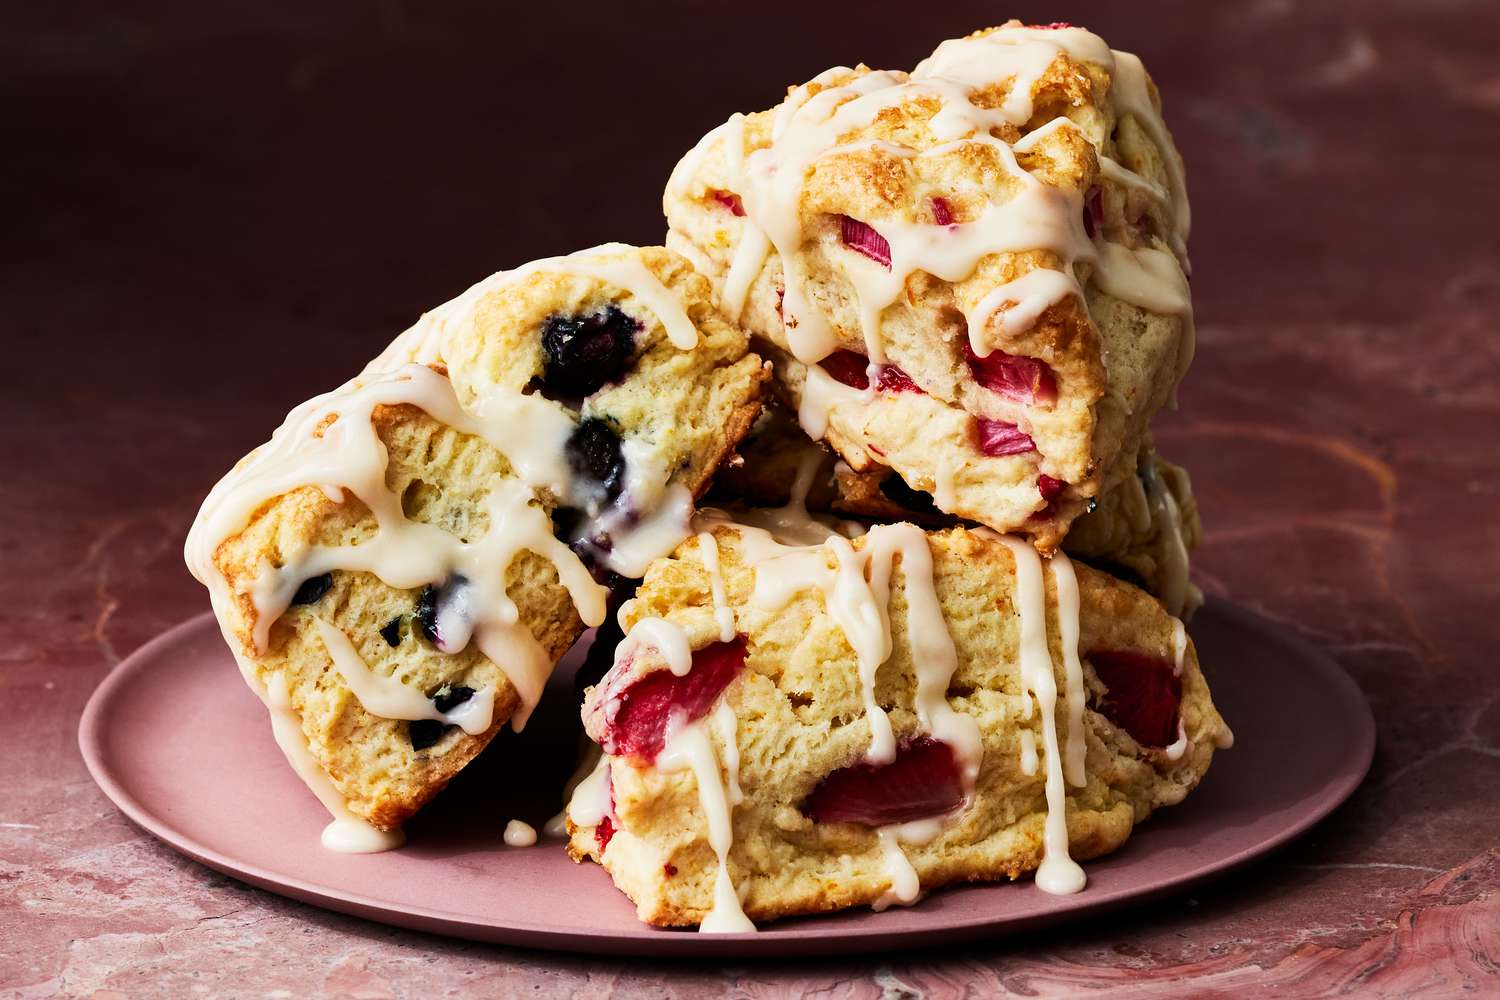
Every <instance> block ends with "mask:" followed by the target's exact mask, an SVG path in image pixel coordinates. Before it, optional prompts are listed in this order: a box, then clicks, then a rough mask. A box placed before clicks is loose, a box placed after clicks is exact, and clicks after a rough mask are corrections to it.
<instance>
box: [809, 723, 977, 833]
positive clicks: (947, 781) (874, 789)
mask: <svg viewBox="0 0 1500 1000" xmlns="http://www.w3.org/2000/svg"><path fill="white" fill-rule="evenodd" d="M963 798H964V792H963V786H962V783H961V781H960V779H959V774H958V762H957V761H956V760H955V759H954V757H953V748H952V747H950V746H949V745H948V744H946V743H942V742H939V741H938V740H935V739H933V738H932V737H931V736H919V737H917V738H916V739H914V740H907V741H903V742H902V744H901V746H900V747H898V748H897V750H896V758H895V760H893V761H891V762H890V763H889V764H869V763H866V762H864V761H861V762H859V763H857V764H851V765H849V766H848V767H842V768H839V769H838V770H837V771H834V772H833V773H832V774H830V775H828V776H827V777H826V778H824V779H823V780H822V781H820V782H818V787H816V788H814V789H813V790H812V794H811V795H809V796H808V797H807V801H806V802H804V803H802V811H803V812H804V813H806V814H807V815H808V816H811V817H812V818H813V820H815V821H816V822H819V823H863V824H865V825H866V826H885V825H887V824H889V823H906V822H910V821H911V820H914V819H923V818H925V817H928V816H939V815H942V814H943V813H945V812H949V811H951V810H953V809H955V808H957V807H958V805H959V804H960V803H961V802H963Z"/></svg>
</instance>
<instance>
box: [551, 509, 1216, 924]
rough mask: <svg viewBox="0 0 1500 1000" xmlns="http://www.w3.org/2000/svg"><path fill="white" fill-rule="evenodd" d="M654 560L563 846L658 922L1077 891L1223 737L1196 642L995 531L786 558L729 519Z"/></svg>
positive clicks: (600, 713)
mask: <svg viewBox="0 0 1500 1000" xmlns="http://www.w3.org/2000/svg"><path fill="white" fill-rule="evenodd" d="M706 534H707V537H704V535H700V536H699V537H698V538H695V539H692V540H689V541H687V542H685V543H684V544H683V545H682V546H681V547H680V548H679V549H678V550H677V552H676V553H675V554H674V556H673V557H672V558H671V559H669V560H662V561H660V562H658V563H656V564H655V565H654V566H653V567H652V568H651V570H650V572H649V573H648V574H647V576H646V578H645V580H644V582H643V583H642V584H641V587H640V589H639V590H638V591H637V593H636V596H635V599H634V601H633V602H632V603H631V604H629V605H627V607H626V608H625V610H624V613H623V614H624V624H626V625H627V627H628V633H627V636H626V638H625V640H624V642H623V643H622V644H621V646H620V649H619V651H618V653H617V656H616V663H615V666H614V667H613V668H612V669H611V671H610V673H609V674H607V675H606V676H605V678H604V679H603V681H602V682H601V683H600V684H599V685H597V686H596V687H595V688H593V689H592V690H591V691H590V692H589V696H588V699H587V701H586V702H585V704H584V708H583V717H584V722H585V726H586V728H587V730H588V732H589V734H590V735H591V736H592V737H593V738H594V739H595V740H596V741H597V742H598V743H599V745H600V746H601V748H602V750H603V752H604V757H603V760H602V763H601V764H600V766H599V769H598V770H597V771H596V772H595V773H594V775H593V776H591V777H590V779H589V780H587V781H585V782H584V783H583V784H582V785H580V786H579V788H578V790H577V792H575V794H574V797H573V800H572V802H571V803H570V806H569V831H570V841H569V850H570V851H571V852H572V854H573V856H574V857H575V859H583V858H592V859H594V860H596V861H598V862H600V863H601V864H602V865H603V866H604V867H605V868H606V869H607V870H608V871H609V873H610V875H611V877H612V878H613V880H614V883H615V885H616V886H617V887H619V888H620V889H621V890H622V891H624V892H625V893H626V894H627V895H628V896H629V897H630V898H631V899H632V900H633V901H634V903H635V905H636V908H637V912H638V914H639V916H640V918H641V919H642V920H644V921H647V922H650V923H653V924H659V925H687V924H701V925H702V927H703V929H705V930H719V931H722V930H749V929H753V927H752V926H751V925H750V923H749V922H748V921H747V919H746V918H748V919H749V920H750V921H764V920H770V919H773V918H776V917H782V916H789V915H793V914H805V913H813V912H818V911H826V910H833V909H838V908H842V907H849V906H857V905H863V904H869V905H873V906H876V907H877V908H879V907H882V906H885V905H889V904H891V903H909V902H911V901H913V900H914V899H915V898H917V896H918V895H919V893H921V892H923V891H926V890H930V889H933V888H936V887H938V886H942V885H946V884H950V883H955V882H967V881H980V880H993V879H1000V878H1011V879H1014V878H1016V877H1018V876H1020V875H1022V874H1023V873H1026V872H1031V871H1035V872H1036V878H1037V883H1038V885H1039V886H1040V887H1041V888H1043V889H1046V890H1048V891H1051V892H1071V891H1076V890H1077V889H1079V888H1081V887H1082V885H1083V882H1084V875H1083V871H1082V869H1081V868H1080V867H1079V866H1078V865H1077V863H1076V862H1077V860H1080V859H1084V860H1086V859H1089V858H1094V857H1098V856H1099V855H1102V854H1105V853H1107V852H1109V851H1112V850H1114V849H1116V848H1117V847H1119V846H1120V845H1121V844H1122V843H1123V842H1124V841H1125V839H1126V838H1127V837H1128V836H1129V835H1130V832H1131V830H1132V828H1133V827H1134V826H1135V824H1137V823H1139V822H1141V821H1142V820H1144V819H1145V818H1146V817H1147V816H1149V815H1150V814H1151V813H1152V812H1153V811H1154V810H1155V809H1157V808H1158V807H1160V806H1164V805H1171V804H1175V803H1177V802H1179V801H1181V800H1182V798H1183V797H1184V796H1185V795H1186V794H1187V793H1188V792H1189V791H1190V790H1191V789H1192V788H1193V787H1194V786H1195V785H1196V784H1197V783H1198V781H1199V780H1200V779H1201V778H1202V777H1203V774H1204V772H1205V771H1206V770H1207V768H1208V766H1209V762H1210V760H1211V758H1212V756H1213V754H1214V750H1215V748H1216V747H1222V746H1226V745H1228V744H1229V742H1230V739H1231V737H1230V732H1229V729H1228V727H1227V726H1226V725H1225V724H1224V722H1223V720H1222V719H1221V718H1220V717H1219V714H1218V712H1217V711H1216V710H1215V708H1214V706H1213V703H1212V702H1211V700H1210V697H1209V691H1208V686H1207V684H1206V683H1205V681H1204V679H1203V675H1202V674H1201V673H1200V671H1199V669H1198V662H1197V657H1196V654H1195V652H1194V650H1193V645H1192V643H1191V641H1190V640H1189V639H1188V638H1187V636H1186V634H1185V633H1184V631H1183V629H1182V624H1181V622H1179V621H1178V620H1177V619H1175V618H1173V617H1172V616H1171V615H1169V614H1167V613H1166V612H1165V611H1164V610H1163V609H1162V607H1161V605H1160V604H1158V603H1157V602H1156V601H1155V600H1153V599H1152V598H1151V597H1149V596H1148V595H1146V594H1144V593H1142V592H1141V591H1139V590H1137V589H1136V588H1134V587H1132V586H1130V585H1129V584H1126V583H1123V582H1121V581H1119V580H1116V579H1114V578H1113V577H1110V576H1108V575H1106V574H1103V573H1099V572H1096V571H1094V570H1091V569H1089V568H1087V567H1085V566H1078V567H1076V568H1075V567H1074V566H1073V564H1071V563H1070V562H1069V560H1068V558H1067V556H1066V555H1063V554H1061V553H1059V554H1057V555H1055V556H1053V557H1052V558H1051V559H1050V560H1044V559H1042V558H1041V557H1040V556H1039V555H1038V554H1037V552H1036V551H1035V549H1034V548H1033V547H1032V546H1031V545H1030V544H1028V543H1027V542H1026V541H1025V540H1023V539H1019V538H1016V537H1014V536H1001V535H997V534H995V533H993V532H991V531H989V529H984V528H980V529H965V528H956V529H950V530H947V531H943V532H938V533H933V534H930V535H929V534H925V533H923V532H922V531H921V530H920V529H918V528H916V527H915V526H913V525H911V524H894V525H881V526H877V527H874V528H872V529H871V530H870V531H869V533H868V534H866V535H864V536H863V537H860V538H857V539H854V540H853V541H850V540H847V539H845V538H842V537H839V536H834V537H830V538H829V540H828V541H827V542H826V543H824V544H822V545H813V546H784V545H780V544H778V543H777V542H776V541H775V540H774V539H773V538H772V537H771V536H770V535H768V534H767V533H766V532H764V531H760V530H758V529H755V528H747V527H743V526H738V525H729V524H720V525H718V526H716V527H714V528H712V529H711V530H710V531H708V532H706Z"/></svg>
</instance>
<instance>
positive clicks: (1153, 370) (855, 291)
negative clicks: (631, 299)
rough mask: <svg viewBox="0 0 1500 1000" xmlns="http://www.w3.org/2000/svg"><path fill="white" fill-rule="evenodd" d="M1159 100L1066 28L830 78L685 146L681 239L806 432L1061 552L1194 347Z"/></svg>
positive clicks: (973, 41) (1020, 32)
mask: <svg viewBox="0 0 1500 1000" xmlns="http://www.w3.org/2000/svg"><path fill="white" fill-rule="evenodd" d="M1159 103H1160V102H1159V99H1158V97H1157V94H1156V90H1155V87H1154V85H1153V84H1152V83H1151V81H1150V79H1149V78H1148V77H1147V75H1146V73H1145V70H1144V68H1143V67H1142V66H1141V63H1140V60H1139V59H1137V58H1136V57H1135V56H1133V55H1130V54H1128V53H1123V52H1113V51H1111V50H1110V49H1109V47H1108V46H1107V45H1106V44H1105V43H1104V42H1103V41H1102V40H1101V39H1100V38H1099V37H1098V36H1096V35H1093V34H1091V33H1089V32H1087V31H1084V30H1083V29H1080V28H1072V27H1067V26H1058V27H1051V28H1038V27H1026V26H1022V25H1020V24H1018V23H1015V22H1012V23H1010V24H1007V25H1005V26H1003V27H1000V28H992V29H989V30H986V31H981V32H977V33H975V34H974V35H971V36H969V37H968V38H963V39H955V40H951V41H947V42H944V43H943V44H942V45H940V46H939V47H938V48H937V50H936V51H935V52H934V53H933V54H932V56H931V57H929V58H928V59H926V60H924V61H923V62H922V63H921V64H920V65H919V66H917V67H916V69H915V70H913V71H912V72H911V73H909V74H908V73H905V72H899V71H897V72H892V71H875V70H870V69H868V68H866V67H863V66H861V67H857V68H855V69H846V68H837V69H832V70H829V71H827V72H826V73H823V74H821V75H820V76H818V77H817V78H815V79H814V80H812V81H810V82H809V83H806V84H804V85H802V86H799V87H795V88H792V89H791V91H790V92H789V95H788V97H787V98H786V100H785V101H783V102H782V103H781V104H780V105H778V106H777V107H776V108H773V109H771V110H769V111H763V112H757V113H755V114H750V115H738V114H737V115H735V116H733V117H731V118H730V119H729V121H728V122H727V123H725V124H724V125H723V126H720V127H719V128H717V129H715V130H713V131H712V132H710V133H709V134H708V135H707V136H705V137H704V139H703V140H702V141H701V142H700V143H699V144H698V146H697V147H695V148H694V149H693V150H692V151H691V152H689V153H688V154H687V155H686V156H685V157H683V159H682V161H681V162H680V163H679V164H678V166H677V169H676V170H675V171H674V173H673V176H672V178H671V181H670V182H669V183H668V185H667V189H666V193H665V196H664V207H665V211H666V215H667V222H668V226H669V234H668V237H667V244H668V246H670V247H672V248H674V249H677V250H679V251H681V252H682V253H683V254H685V255H687V256H689V257H690V258H691V259H692V260H693V261H694V262H695V263H696V264H697V266H698V267H699V268H700V269H701V270H702V271H703V272H704V273H705V274H707V275H709V277H710V278H711V279H712V280H713V282H714V286H715V290H716V292H717V293H718V296H719V302H720V306H721V308H722V309H723V311H724V313H725V314H726V315H727V316H728V317H729V318H731V319H734V320H737V321H739V322H742V323H743V324H744V325H745V326H746V327H747V328H748V329H749V330H750V331H751V332H752V333H753V334H755V335H756V336H758V337H760V338H763V339H764V340H765V341H767V342H768V344H769V345H771V346H770V347H768V348H766V349H765V352H766V353H767V354H768V356H771V357H772V359H773V361H774V362H775V364H776V367H777V372H778V375H779V377H780V382H781V384H782V386H783V387H784V390H785V391H786V392H787V393H788V394H789V395H790V396H791V397H792V399H793V401H794V403H795V404H796V405H797V407H798V408H799V413H800V417H801V420H802V424H803V426H804V427H805V428H806V429H807V431H808V432H809V434H811V436H813V437H814V438H819V439H825V440H827V441H828V443H829V444H830V445H832V446H833V447H834V448H835V449H836V450H837V451H838V452H839V454H840V455H841V456H842V457H843V459H844V460H845V461H846V462H847V463H848V464H849V466H851V467H852V468H853V469H854V470H856V471H864V470H865V469H867V468H869V467H870V466H872V465H875V464H879V465H884V466H888V467H890V468H893V469H895V470H896V471H897V472H898V473H899V474H900V475H901V476H902V477H903V478H904V479H905V481H906V482H907V483H908V484H909V485H910V486H911V487H912V488H914V489H918V490H923V491H926V492H929V493H932V494H933V495H934V496H935V497H936V498H937V502H938V505H939V507H941V508H942V509H943V510H945V511H947V512H949V513H952V514H955V515H958V516H960V517H964V518H967V519H970V520H973V521H977V522H980V523H983V524H987V525H989V526H991V527H994V528H996V529H997V530H1001V531H1015V532H1019V533H1022V534H1025V535H1027V536H1029V537H1031V538H1032V539H1033V540H1034V542H1035V543H1036V544H1037V545H1038V547H1039V548H1041V549H1042V550H1043V551H1050V549H1052V548H1053V547H1055V546H1056V545H1057V543H1058V542H1060V541H1061V539H1062V537H1063V535H1064V534H1065V533H1066V531H1067V527H1068V524H1069V522H1071V521H1072V519H1073V518H1075V517H1077V516H1078V515H1080V514H1082V513H1083V512H1084V511H1085V510H1086V509H1087V507H1088V501H1089V499H1090V498H1091V497H1094V496H1096V495H1097V494H1098V493H1099V492H1100V491H1101V490H1102V488H1103V486H1104V483H1103V479H1102V477H1103V476H1104V475H1105V474H1106V473H1107V471H1108V469H1109V468H1110V467H1111V465H1112V464H1113V463H1115V462H1117V461H1118V460H1119V456H1125V457H1126V458H1127V459H1128V458H1129V457H1130V456H1133V455H1134V454H1135V453H1136V452H1137V451H1138V449H1139V441H1140V437H1141V434H1142V433H1143V432H1144V430H1145V427H1146V424H1147V422H1148V420H1149V419H1150V417H1151V415H1152V414H1153V413H1154V412H1156V410H1158V409H1159V408H1160V407H1161V406H1162V405H1163V404H1164V403H1165V402H1166V401H1167V400H1168V399H1169V398H1170V396H1171V393H1172V391H1173V389H1174V387H1175V385H1176V383H1177V381H1178V380H1179V379H1180V377H1181V376H1182V374H1183V372H1184V371H1185V370H1186V368H1187V366H1188V363H1189V361H1190V359H1191V355H1192V308H1191V300H1190V297H1189V294H1188V286H1187V280H1186V278H1185V269H1186V266H1187V258H1186V250H1185V247H1186V238H1187V233H1188V223H1189V217H1188V204H1187V197H1186V191H1185V188H1184V181H1183V170H1182V164H1181V160H1180V158H1179V157H1178V154H1177V152H1176V149H1175V147H1174V146H1173V144H1172V140H1171V137H1170V135H1169V134H1168V132H1167V130H1166V127H1165V125H1164V124H1163V122H1162V118H1161V113H1160V107H1159Z"/></svg>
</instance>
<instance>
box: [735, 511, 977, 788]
mask: <svg viewBox="0 0 1500 1000" xmlns="http://www.w3.org/2000/svg"><path fill="white" fill-rule="evenodd" d="M830 554H831V555H832V556H833V561H834V565H833V566H831V567H830V566H829V565H828V557H829V555H830ZM898 554H899V555H900V557H901V566H902V573H903V576H904V579H905V583H906V602H907V634H908V636H909V637H910V642H911V646H912V661H913V663H914V665H915V670H916V675H917V691H916V710H917V716H918V718H919V720H920V721H921V723H922V726H923V728H924V729H925V730H926V731H927V732H929V733H931V734H932V735H933V736H935V737H936V738H938V739H940V740H942V741H943V742H945V743H947V744H949V745H950V746H951V747H952V748H953V752H954V756H955V758H956V759H957V760H958V762H959V765H960V769H961V775H962V777H963V780H964V787H965V790H966V792H967V790H968V789H971V788H972V787H973V782H974V779H975V777H976V776H977V775H978V771H979V763H980V756H981V754H982V750H981V743H980V737H979V730H978V727H977V725H976V724H975V723H974V721H973V720H972V719H970V718H969V717H968V716H966V715H962V714H960V713H958V712H955V711H953V709H952V707H951V706H949V704H948V700H947V692H948V685H949V683H950V682H951V680H952V678H953V674H954V671H955V670H956V669H957V667H958V654H957V651H956V650H955V649H954V646H953V639H952V636H951V635H950V634H949V631H948V626H947V623H946V622H945V621H944V619H943V613H942V606H941V604H940V603H939V601H938V597H937V591H936V587H935V584H934V580H933V568H932V552H931V550H930V549H929V548H928V545H927V536H926V534H924V533H923V531H922V530H921V529H920V528H918V527H917V526H916V525H913V524H906V523H901V524H882V525H876V526H875V527H873V528H871V529H870V531H869V533H868V534H867V535H866V536H865V539H864V545H863V546H862V547H861V548H860V549H859V550H857V551H856V550H855V549H854V547H853V546H852V545H850V544H849V541H848V540H847V539H845V538H842V537H839V536H833V537H830V538H828V539H827V540H826V541H825V542H824V543H823V545H821V546H813V547H806V548H793V549H788V548H786V547H784V546H777V547H776V548H775V549H772V550H762V551H761V552H759V553H757V552H755V551H753V549H752V547H751V546H746V555H745V559H746V561H747V562H749V563H751V565H753V566H754V568H755V588H754V591H753V592H752V594H751V601H752V602H753V603H754V604H756V605H757V606H759V607H761V608H764V609H766V610H775V609H778V608H782V607H785V606H786V604H787V603H788V602H790V601H791V599H792V597H794V596H795V595H796V594H797V593H798V592H799V591H802V590H805V589H808V588H814V589H817V590H820V591H822V594H823V604H824V607H825V608H827V611H828V615H829V617H830V618H832V619H833V621H834V623H835V624H836V625H837V626H838V628H839V630H840V631H841V632H843V634H844V638H845V639H846V640H847V641H848V643H849V646H850V648H851V649H853V650H854V654H855V659H856V660H857V662H858V664H859V676H860V685H861V693H862V696H863V699H864V703H865V716H866V719H867V720H868V722H869V725H870V746H869V748H868V750H867V751H866V753H865V759H866V760H867V761H869V762H870V763H872V764H881V763H889V762H890V761H891V760H893V759H895V755H896V741H895V735H894V733H893V731H892V729H891V723H890V718H889V716H888V715H887V714H886V712H885V710H884V709H883V708H882V707H881V705H880V702H879V700H878V699H877V697H876V684H875V682H876V677H877V674H878V672H879V669H880V667H881V665H882V664H884V663H885V662H886V660H888V659H889V658H890V655H891V649H892V641H891V623H890V612H889V604H890V582H891V570H892V568H893V566H894V565H895V559H896V556H897V555H898Z"/></svg>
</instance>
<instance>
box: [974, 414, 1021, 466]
mask: <svg viewBox="0 0 1500 1000" xmlns="http://www.w3.org/2000/svg"><path fill="white" fill-rule="evenodd" d="M974 430H975V433H976V435H977V436H978V438H979V450H980V451H982V452H983V453H984V454H986V455H989V456H990V457H991V458H999V457H1000V456H1001V455H1024V454H1026V452H1028V451H1035V450H1036V442H1034V441H1032V440H1031V435H1030V434H1027V433H1026V432H1025V431H1023V430H1021V428H1019V427H1017V426H1016V425H1015V424H1007V423H1005V422H1004V421H1001V420H985V419H984V418H983V417H980V418H977V419H976V420H975V421H974Z"/></svg>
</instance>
